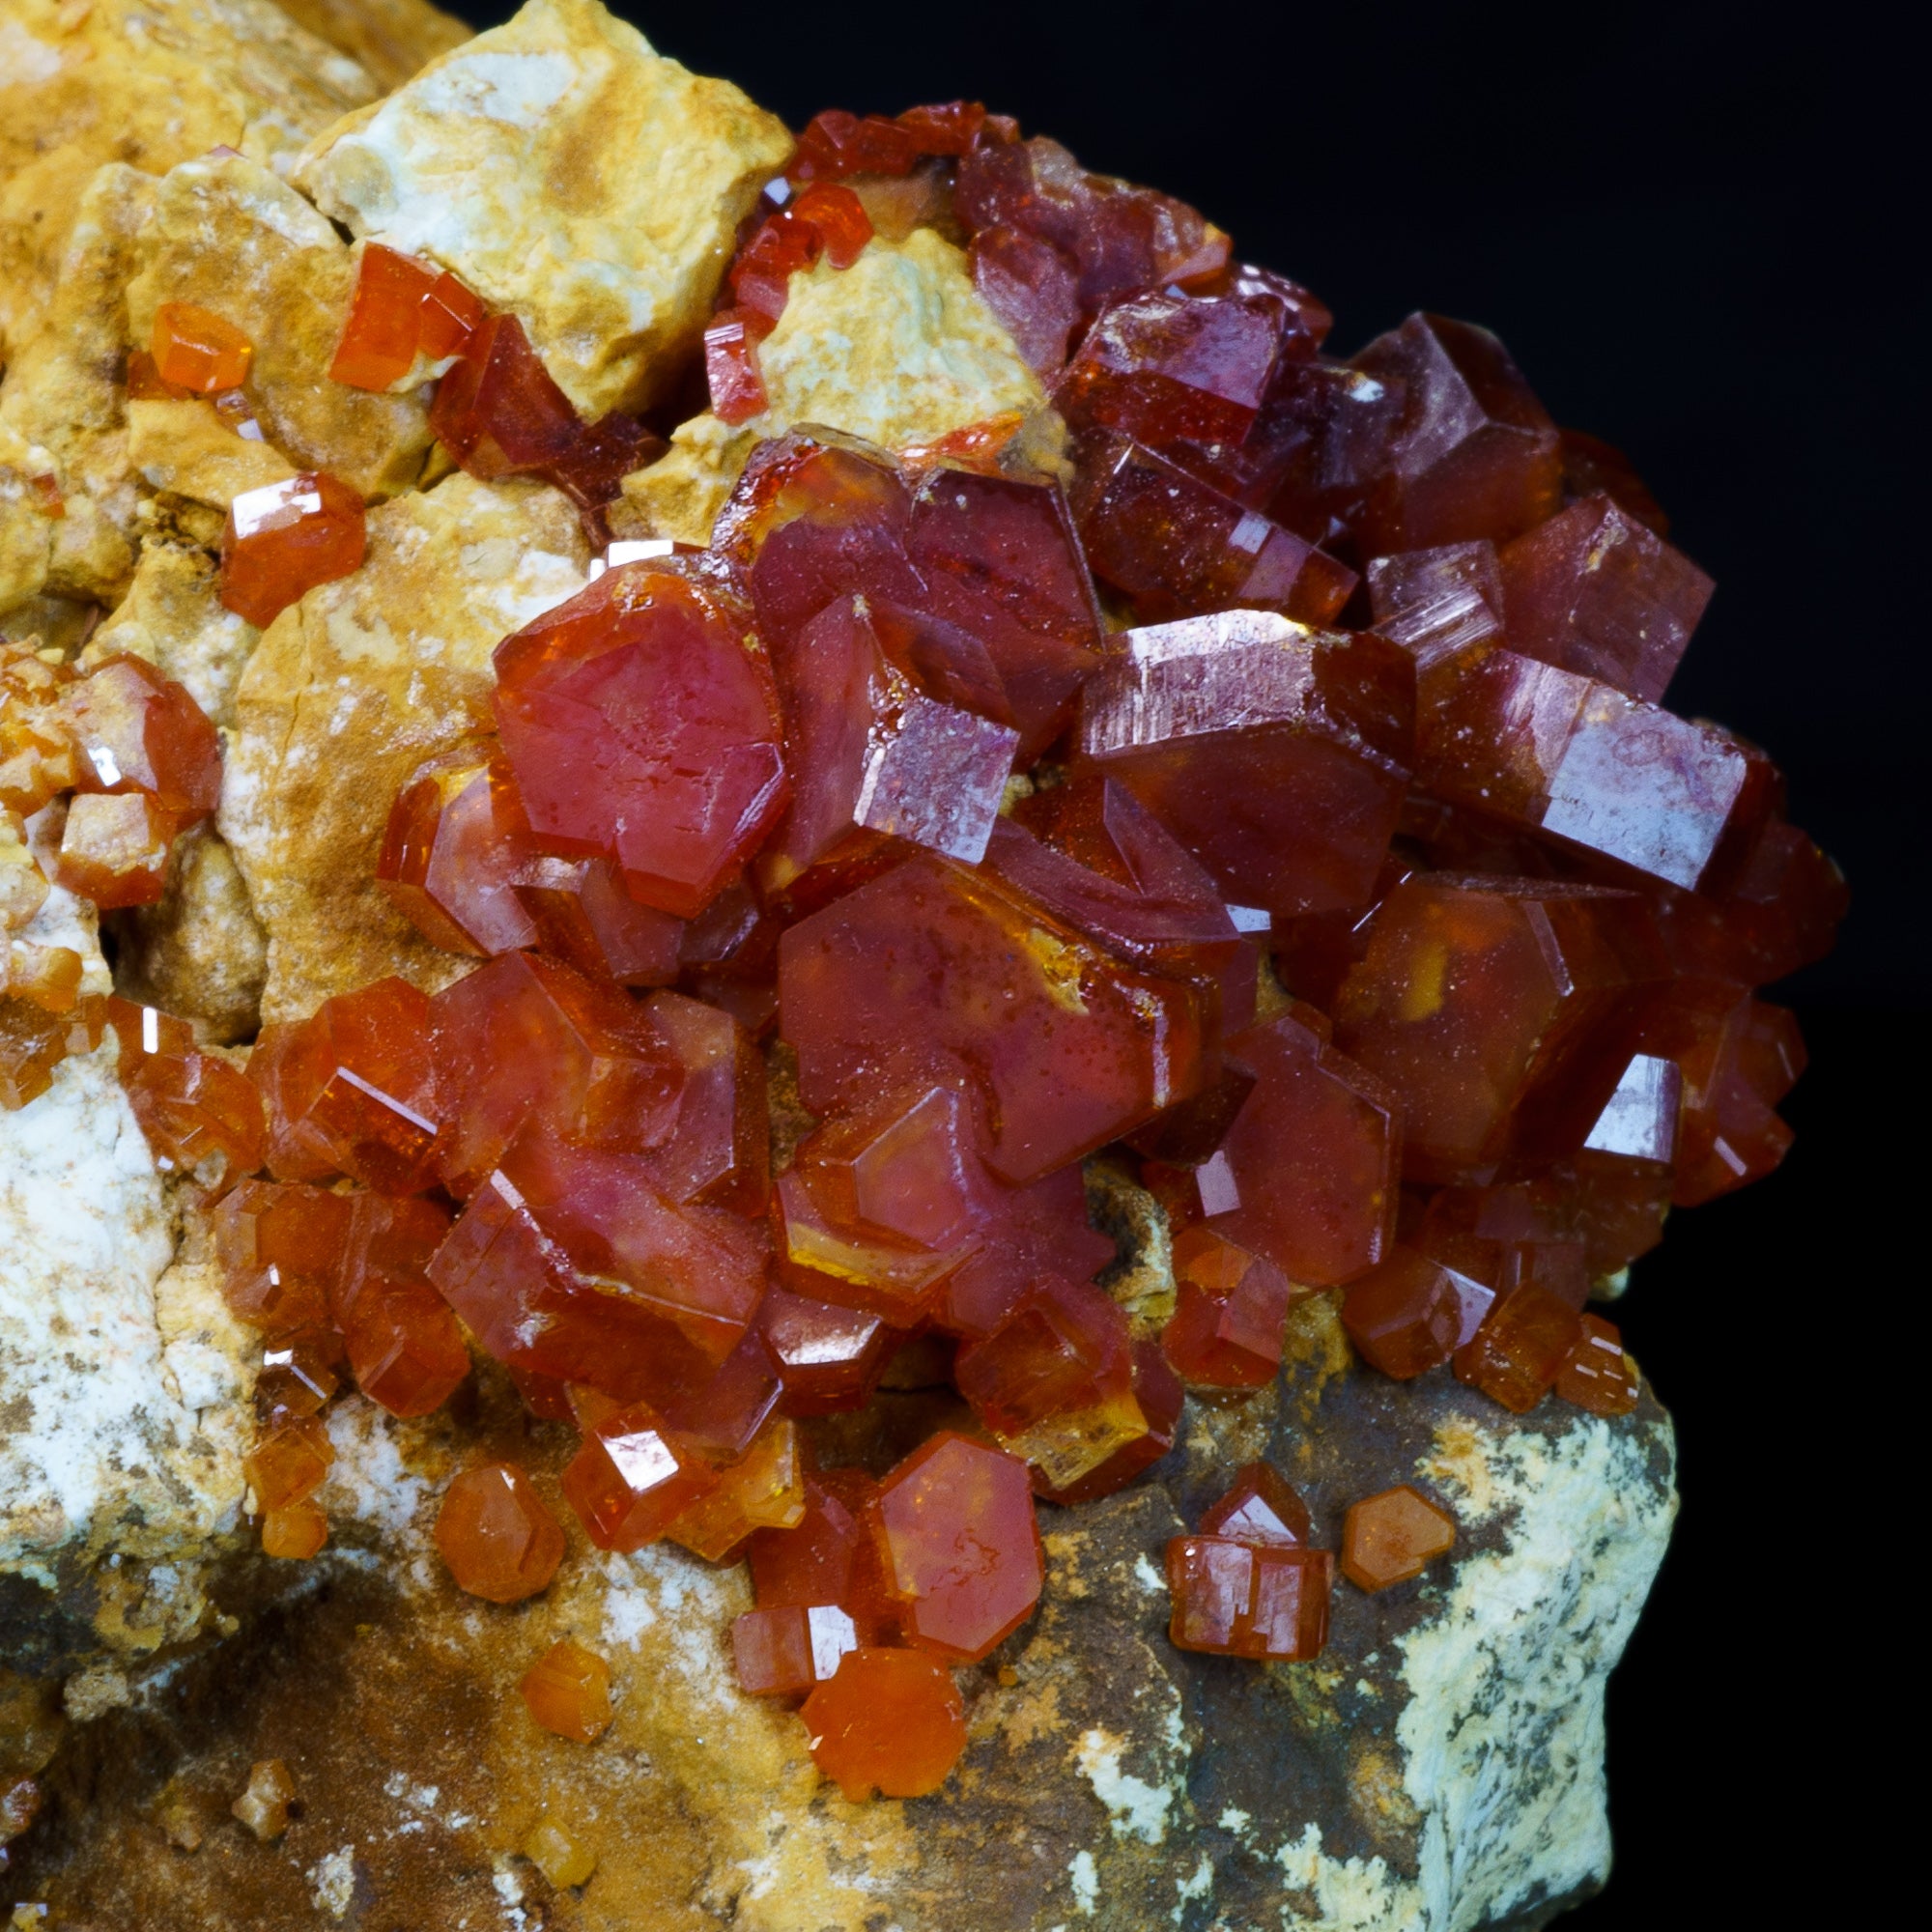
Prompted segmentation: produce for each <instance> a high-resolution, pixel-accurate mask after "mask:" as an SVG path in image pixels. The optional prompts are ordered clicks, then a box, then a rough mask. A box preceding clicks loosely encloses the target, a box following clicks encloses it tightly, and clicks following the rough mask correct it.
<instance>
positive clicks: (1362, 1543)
mask: <svg viewBox="0 0 1932 1932" xmlns="http://www.w3.org/2000/svg"><path fill="white" fill-rule="evenodd" d="M1455 1542H1456V1520H1455V1519H1454V1518H1453V1517H1452V1516H1450V1515H1449V1514H1448V1512H1447V1511H1446V1510H1443V1509H1441V1508H1440V1507H1438V1506H1437V1505H1436V1504H1435V1503H1432V1502H1431V1501H1430V1500H1429V1499H1428V1498H1427V1497H1426V1496H1424V1495H1421V1494H1419V1493H1418V1492H1416V1491H1414V1490H1412V1489H1410V1488H1409V1487H1408V1485H1407V1484H1406V1483H1403V1484H1401V1485H1399V1486H1398V1487H1397V1488H1395V1489H1393V1490H1384V1491H1382V1492H1381V1493H1380V1494H1379V1495H1374V1496H1364V1497H1363V1498H1362V1500H1361V1501H1360V1502H1357V1503H1350V1505H1349V1514H1348V1515H1347V1516H1346V1517H1345V1518H1344V1519H1343V1520H1342V1574H1343V1576H1345V1577H1348V1579H1349V1581H1350V1582H1351V1583H1352V1584H1354V1585H1355V1587H1356V1588H1357V1589H1360V1590H1386V1589H1387V1588H1388V1586H1389V1585H1390V1584H1391V1583H1404V1582H1406V1581H1407V1580H1408V1578H1409V1577H1420V1576H1421V1575H1422V1573H1423V1571H1424V1570H1425V1569H1426V1568H1427V1567H1428V1565H1429V1564H1430V1563H1431V1562H1432V1561H1433V1560H1434V1559H1435V1558H1436V1557H1438V1556H1440V1555H1442V1554H1443V1553H1444V1552H1445V1551H1446V1550H1448V1549H1450V1548H1453V1547H1454V1545H1455Z"/></svg>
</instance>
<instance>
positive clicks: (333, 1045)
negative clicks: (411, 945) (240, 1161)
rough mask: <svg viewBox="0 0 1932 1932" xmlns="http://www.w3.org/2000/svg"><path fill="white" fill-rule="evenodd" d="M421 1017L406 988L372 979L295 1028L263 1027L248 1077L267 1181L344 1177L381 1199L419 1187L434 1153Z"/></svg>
mask: <svg viewBox="0 0 1932 1932" xmlns="http://www.w3.org/2000/svg"><path fill="white" fill-rule="evenodd" d="M430 1012H431V1009H430V1002H429V999H428V997H427V996H426V995H425V994H423V993H422V992H420V991H419V990H418V989H417V988H416V987H414V986H412V985H411V984H410V983H409V981H408V980H395V979H390V980H377V981H376V982H375V984H374V985H370V986H364V987H363V988H362V989H361V990H360V991H359V992H355V993H342V994H338V995H337V996H336V997H335V998H334V999H332V1000H327V1001H325V1002H324V1003H323V1005H322V1007H321V1008H320V1009H318V1010H317V1011H316V1012H315V1013H314V1015H313V1016H312V1017H310V1018H308V1019H306V1020H303V1021H301V1022H300V1023H299V1024H298V1025H295V1026H287V1025H273V1026H268V1027H264V1028H263V1030H262V1034H261V1037H260V1038H259V1039H258V1040H257V1042H256V1045H255V1050H254V1052H253V1054H252V1055H251V1056H250V1058H249V1062H248V1072H249V1076H250V1078H251V1079H253V1080H254V1082H255V1084H256V1085H257V1086H258V1087H259V1088H260V1089H261V1091H262V1097H263V1100H264V1102H265V1103H266V1106H267V1109H268V1117H269V1169H270V1173H272V1174H273V1175H275V1176H276V1178H277V1179H283V1180H320V1179H324V1178H325V1177H326V1176H327V1175H331V1174H346V1175H349V1176H350V1177H351V1178H353V1179H356V1180H360V1181H363V1182H365V1183H366V1184H367V1185H369V1186H371V1187H374V1188H377V1189H379V1190H381V1191H382V1192H383V1193H385V1194H413V1193H416V1192H418V1191H419V1190H421V1189H422V1188H425V1187H427V1186H429V1185H430V1184H431V1182H432V1181H433V1180H434V1179H435V1176H436V1157H437V1152H438V1145H439V1140H438V1137H439V1121H438V1114H439V1108H438V1101H437V1096H436V1089H435V1078H434V1071H433V1065H432V1059H431V1053H430Z"/></svg>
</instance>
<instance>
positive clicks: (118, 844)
mask: <svg viewBox="0 0 1932 1932" xmlns="http://www.w3.org/2000/svg"><path fill="white" fill-rule="evenodd" d="M180 829H181V821H180V819H179V818H178V817H177V816H176V815H175V814H174V813H173V812H171V811H169V810H167V808H166V807H164V806H160V805H156V803H155V801H154V800H153V799H152V798H150V797H149V796H148V795H147V794H146V793H145V792H123V793H118V794H114V795H103V794H101V793H99V792H88V793H83V794H82V795H81V796H80V797H78V798H76V799H75V800H74V801H73V803H72V804H71V805H70V806H69V808H68V813H67V824H66V826H65V828H64V829H63V831H62V833H61V843H60V856H59V858H58V859H57V861H56V862H55V866H54V879H55V881H56V883H58V884H60V885H63V886H65V887H66V888H67V889H68V891H69V892H71V893H77V894H78V895H80V896H81V897H82V898H84V899H92V900H93V901H94V903H95V904H96V905H97V906H99V908H100V910H101V911H102V912H108V911H112V910H114V909H115V908H118V907H121V906H136V905H154V904H156V903H157V902H158V901H159V899H160V897H161V895H162V893H163V892H164V891H165V890H166V887H167V875H168V852H169V849H170V847H171V846H172V845H173V843H174V837H175V834H176V833H177V832H178V831H179V830H180Z"/></svg>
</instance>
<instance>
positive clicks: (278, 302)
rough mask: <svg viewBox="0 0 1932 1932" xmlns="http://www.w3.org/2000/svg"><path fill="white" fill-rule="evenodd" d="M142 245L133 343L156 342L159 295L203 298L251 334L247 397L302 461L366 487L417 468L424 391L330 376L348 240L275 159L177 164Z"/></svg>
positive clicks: (348, 271) (397, 485)
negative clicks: (272, 165)
mask: <svg viewBox="0 0 1932 1932" xmlns="http://www.w3.org/2000/svg"><path fill="white" fill-rule="evenodd" d="M137 258H138V261H139V271H138V272H137V273H136V275H135V276H134V279H133V280H132V281H131V282H130V283H129V284H128V343H129V346H130V347H136V346H139V345H141V344H144V343H146V342H147V341H148V339H149V338H150V336H151V335H152V333H153V331H154V324H155V311H156V308H157V307H158V306H159V305H160V304H161V303H162V302H164V301H189V302H198V303H199V304H200V305H201V306H202V307H204V308H208V309H212V310H213V312H214V313H215V314H217V315H219V316H221V317H223V318H224V319H225V320H226V321H228V322H231V323H233V324H234V325H235V327H237V328H239V329H241V332H242V333H243V334H244V335H246V336H247V337H248V339H249V341H250V342H252V343H253V344H254V345H255V359H254V362H253V365H252V366H251V368H250V370H249V375H248V395H249V399H250V401H251V402H252V403H253V404H254V406H255V410H256V412H257V415H258V417H259V419H260V422H261V426H262V433H263V435H264V436H265V437H266V438H267V440H269V442H270V443H271V444H273V446H274V447H275V449H276V450H278V451H279V452H280V453H281V454H282V455H283V456H285V457H286V458H288V459H289V460H290V461H291V462H292V463H293V464H294V465H295V467H296V468H297V469H326V470H327V471H328V472H329V473H330V474H331V475H334V476H337V477H340V478H341V480H342V481H343V482H345V483H347V484H348V485H349V487H350V488H351V489H352V490H359V491H360V492H361V493H362V495H363V496H365V497H387V496H393V495H394V494H395V493H396V492H397V491H399V490H405V489H407V488H408V487H409V486H410V485H411V484H412V483H413V482H414V481H415V479H416V475H417V472H418V471H419V470H420V469H421V468H422V460H423V457H424V455H425V454H426V453H427V452H428V449H429V444H430V433H429V413H428V411H427V409H426V407H425V406H424V403H423V400H422V398H421V397H420V396H417V395H410V396H373V395H370V394H368V393H366V392H365V391H363V390H361V389H352V388H349V387H348V386H346V385H345V384H341V383H334V382H331V381H330V380H329V378H328V365H329V362H330V360H331V359H332V358H333V356H334V355H335V344H336V339H337V337H338V336H339V335H340V334H341V332H342V321H343V317H344V316H345V315H346V314H347V313H348V310H349V297H350V292H351V290H352V288H353V287H354V285H355V270H354V267H353V265H352V264H351V262H350V257H349V247H348V244H347V243H346V242H345V241H343V240H342V238H341V237H340V236H339V235H338V234H337V233H336V232H335V230H334V228H333V227H332V226H331V225H330V224H329V222H328V221H327V219H326V218H325V217H324V216H323V215H321V214H319V213H317V212H316V211H315V209H314V208H312V207H311V206H310V205H309V203H308V202H306V201H304V200H303V199H302V197H301V196H300V195H298V193H297V192H296V191H295V189H294V188H292V187H290V186H289V185H287V184H286V183H285V182H283V181H282V180H281V179H280V178H279V177H278V176H276V175H275V174H274V173H273V172H272V171H271V170H270V169H268V168H265V167H262V166H260V165H258V164H257V163H256V162H254V161H251V160H246V159H243V158H242V157H241V156H203V157H201V158H199V159H196V160H192V161H184V162H182V163H181V164H180V165H179V166H178V167H174V168H170V169H169V170H168V172H167V174H166V175H165V176H163V177H162V180H161V184H160V187H159V190H158V191H157V193H156V199H155V213H154V219H153V220H152V221H151V222H150V223H149V224H148V225H147V226H146V227H145V228H144V229H143V230H142V232H141V235H140V238H139V241H138V242H137ZM151 407H152V406H151ZM173 487H177V488H179V487H180V486H179V485H176V486H173ZM190 494H191V493H190Z"/></svg>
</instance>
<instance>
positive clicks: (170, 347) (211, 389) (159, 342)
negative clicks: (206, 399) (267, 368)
mask: <svg viewBox="0 0 1932 1932" xmlns="http://www.w3.org/2000/svg"><path fill="white" fill-rule="evenodd" d="M148 347H149V353H150V354H151V355H153V356H154V358H155V373H156V375H157V376H158V377H159V378H160V380H161V381H162V382H163V383H167V384H172V385H173V386H174V387H175V388H178V389H187V390H190V391H192V392H193V393H194V394H195V395H198V396H212V395H213V394H214V393H215V392H216V391H217V390H219V389H239V388H240V387H241V384H243V383H245V382H246V381H247V380H248V365H249V364H250V363H251V362H252V361H253V360H254V359H255V347H254V344H253V343H251V342H250V341H249V340H248V338H247V337H246V336H245V335H243V334H242V333H241V330H240V329H239V328H237V327H235V325H234V324H233V323H232V322H224V321H223V320H222V319H221V317H220V316H218V315H216V314H214V313H213V311H212V310H210V309H205V308H202V307H200V306H198V305H197V304H196V303H194V302H162V303H161V305H160V306H159V307H158V308H157V309H156V311H155V329H154V334H153V335H152V336H151V337H150V339H149V344H148Z"/></svg>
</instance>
